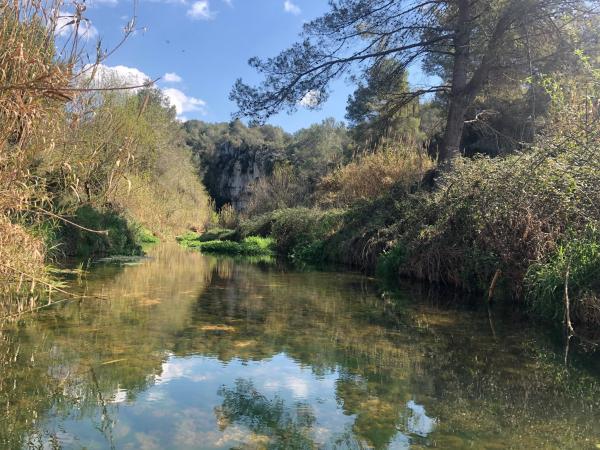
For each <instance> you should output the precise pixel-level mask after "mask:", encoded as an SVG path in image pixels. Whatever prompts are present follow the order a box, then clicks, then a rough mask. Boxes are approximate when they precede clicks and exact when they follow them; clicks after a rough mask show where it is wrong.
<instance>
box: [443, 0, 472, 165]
mask: <svg viewBox="0 0 600 450" xmlns="http://www.w3.org/2000/svg"><path fill="white" fill-rule="evenodd" d="M457 4H458V17H457V20H456V36H455V38H454V67H453V69H452V90H451V92H450V105H449V108H448V120H447V122H446V130H445V132H444V139H443V141H442V148H441V149H440V155H439V158H440V162H441V163H442V164H446V163H448V162H449V161H451V160H452V159H453V158H454V157H456V156H458V155H460V141H461V138H462V133H463V129H464V126H465V114H466V112H467V108H468V106H469V103H470V99H469V96H468V95H467V82H468V80H467V65H468V62H469V44H470V40H471V30H470V26H471V25H470V20H471V13H470V4H469V0H457Z"/></svg>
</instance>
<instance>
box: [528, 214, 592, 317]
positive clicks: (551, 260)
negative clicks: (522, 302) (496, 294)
mask: <svg viewBox="0 0 600 450" xmlns="http://www.w3.org/2000/svg"><path fill="white" fill-rule="evenodd" d="M598 274H600V232H599V230H598V228H597V227H594V226H590V227H588V228H587V229H586V230H585V232H583V233H581V234H580V235H577V234H571V235H570V236H568V237H567V238H566V239H565V240H564V241H563V242H561V243H560V245H559V246H558V247H557V249H556V251H555V252H554V253H552V254H551V255H550V256H549V257H548V258H546V259H545V260H544V261H543V262H539V263H536V264H533V265H532V266H531V267H530V268H529V270H528V272H527V276H526V278H525V286H526V289H527V296H526V300H527V302H528V307H529V308H530V309H531V310H532V311H534V312H535V313H537V314H540V315H542V316H544V317H547V318H550V319H562V318H563V317H564V314H565V286H568V293H569V297H570V303H571V308H572V309H571V317H572V318H573V319H575V320H577V319H578V320H580V321H582V322H586V323H600V295H599V294H600V281H598Z"/></svg>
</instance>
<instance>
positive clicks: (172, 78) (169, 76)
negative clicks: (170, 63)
mask: <svg viewBox="0 0 600 450" xmlns="http://www.w3.org/2000/svg"><path fill="white" fill-rule="evenodd" d="M163 80H165V81H166V82H167V83H181V82H182V81H183V78H181V77H180V76H179V75H177V74H176V73H175V72H167V73H165V75H164V76H163Z"/></svg>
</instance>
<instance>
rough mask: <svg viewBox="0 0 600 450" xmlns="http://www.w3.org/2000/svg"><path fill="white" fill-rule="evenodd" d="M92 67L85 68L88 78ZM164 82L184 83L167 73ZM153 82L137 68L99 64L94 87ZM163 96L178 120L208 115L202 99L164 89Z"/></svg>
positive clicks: (172, 89)
mask: <svg viewBox="0 0 600 450" xmlns="http://www.w3.org/2000/svg"><path fill="white" fill-rule="evenodd" d="M91 67H92V66H86V67H84V75H85V77H86V78H88V79H89V77H91V76H92V74H93V72H92V69H91ZM164 80H165V81H167V82H171V83H176V82H180V81H182V78H181V77H180V76H179V75H177V74H176V73H175V72H167V73H166V74H165V76H164ZM150 81H152V78H151V77H149V76H148V75H146V74H145V73H144V72H142V71H141V70H139V69H136V68H135V67H127V66H105V65H104V64H99V65H98V66H97V67H96V72H95V74H94V80H93V83H92V87H103V88H105V87H125V86H142V87H143V85H144V84H146V83H149V82H150ZM140 89H141V87H140V88H135V89H131V90H130V91H127V92H131V93H135V92H137V91H139V90H140ZM162 92H163V94H164V95H165V97H167V99H168V100H169V103H170V105H171V106H174V107H175V110H176V111H177V118H178V119H179V120H181V121H185V120H186V117H185V116H184V115H183V114H184V113H193V112H198V113H200V114H206V102H205V101H204V100H202V99H199V98H196V97H191V96H188V95H187V94H185V93H184V92H183V91H181V90H179V89H175V88H166V89H162Z"/></svg>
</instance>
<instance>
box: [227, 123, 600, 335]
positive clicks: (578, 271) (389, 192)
mask: <svg viewBox="0 0 600 450" xmlns="http://www.w3.org/2000/svg"><path fill="white" fill-rule="evenodd" d="M563 125H564V126H563V128H562V131H561V135H562V136H563V140H562V141H559V140H558V137H557V135H556V134H553V135H551V136H546V137H545V139H544V140H541V141H540V143H539V145H538V146H536V147H533V148H530V149H527V150H525V151H523V152H521V153H518V154H514V155H510V156H506V157H501V158H487V157H479V158H475V159H467V158H461V159H458V160H456V161H455V162H454V164H453V166H452V169H451V170H448V169H446V170H444V171H442V172H438V173H437V174H436V175H435V182H434V183H433V184H425V183H414V182H413V183H412V184H411V183H407V182H406V180H405V179H399V180H398V182H397V183H395V184H393V185H392V186H391V187H389V188H388V189H386V190H384V191H382V192H380V193H379V194H378V195H373V196H370V197H368V198H364V197H361V196H357V195H355V196H354V197H350V198H349V199H348V198H347V197H346V198H345V199H344V201H343V202H337V203H335V202H333V204H330V205H329V206H327V205H319V204H318V202H317V205H316V206H312V207H304V206H302V207H292V208H286V209H278V210H274V211H271V212H267V213H264V214H260V215H256V216H252V217H249V218H248V217H246V218H241V219H240V221H239V224H238V226H237V230H235V232H233V231H232V232H231V233H232V235H234V236H237V239H243V238H245V237H248V236H263V237H265V238H267V237H268V238H271V239H273V241H274V248H275V249H276V251H277V252H278V253H279V254H280V255H283V256H285V257H287V258H288V259H289V260H291V261H293V262H296V263H309V264H320V263H335V264H344V265H347V266H349V267H354V268H359V269H361V270H364V271H368V272H371V273H374V272H377V273H379V274H380V275H381V276H384V277H391V278H398V277H408V278H414V279H418V280H421V281H426V282H429V283H434V284H441V285H448V286H452V287H454V288H459V289H462V290H464V291H467V292H470V293H475V294H477V295H480V296H481V298H482V301H483V302H493V301H510V302H513V303H515V304H517V305H519V307H520V308H521V309H522V310H523V311H525V312H527V313H528V314H530V315H531V316H532V317H538V318H541V319H542V320H546V321H551V322H554V323H558V324H563V323H565V324H566V325H567V327H568V328H569V332H571V333H573V332H575V331H574V330H573V329H572V328H571V327H573V328H575V330H576V332H581V333H584V332H585V333H588V332H593V330H594V328H595V327H596V326H597V325H598V324H600V296H599V293H600V284H599V283H598V281H597V280H598V277H597V276H596V275H597V274H598V273H600V235H599V232H598V230H599V227H598V224H599V223H600V221H599V220H600V216H599V215H598V209H597V206H596V205H597V199H598V186H600V178H599V176H600V175H599V174H600V172H598V171H596V170H592V168H593V167H600V161H599V160H598V154H597V152H596V151H595V149H596V148H597V147H596V145H597V144H598V142H597V138H596V134H595V133H592V132H591V131H590V130H589V129H583V130H581V129H579V128H578V127H577V126H573V127H571V128H566V125H565V124H563ZM595 126H597V124H596V125H595ZM360 169H361V167H360V163H358V164H357V167H356V168H354V169H353V170H354V171H353V174H354V178H353V180H352V182H354V183H359V182H358V181H356V179H357V178H360V177H362V176H365V175H368V176H369V177H372V176H373V173H372V171H368V172H367V174H365V173H361V170H360ZM341 170H344V169H341ZM424 178H426V177H424ZM508 180H510V181H508ZM337 192H339V190H338V191H337ZM317 195H323V194H322V193H320V192H317ZM569 324H570V325H569Z"/></svg>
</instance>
